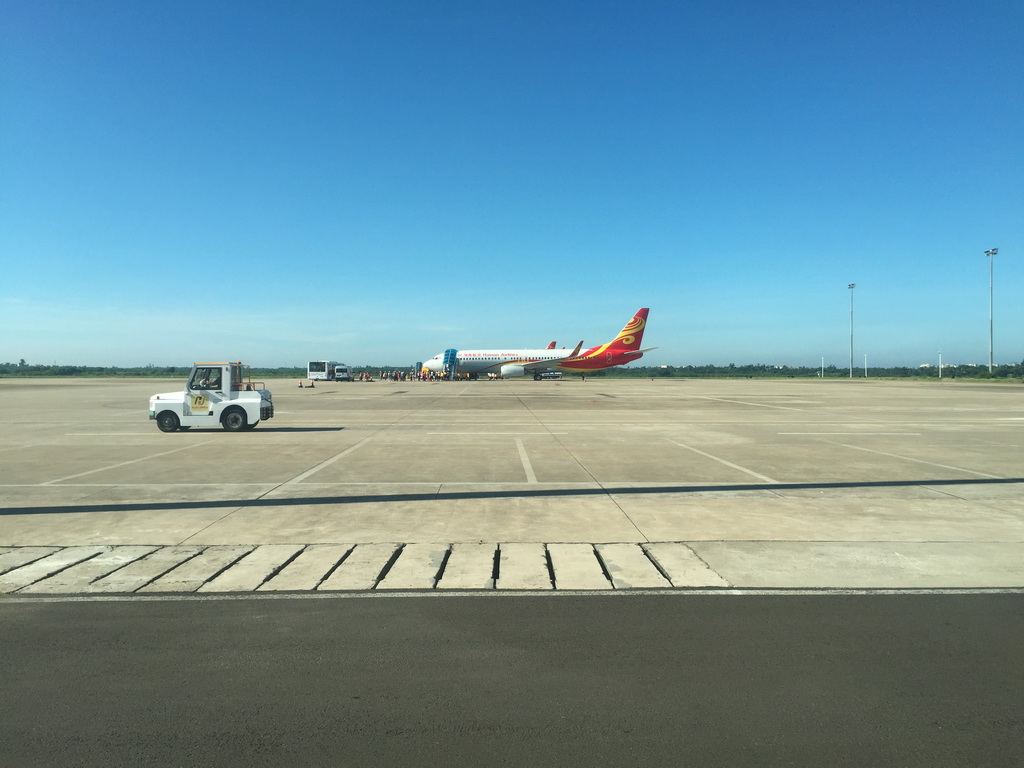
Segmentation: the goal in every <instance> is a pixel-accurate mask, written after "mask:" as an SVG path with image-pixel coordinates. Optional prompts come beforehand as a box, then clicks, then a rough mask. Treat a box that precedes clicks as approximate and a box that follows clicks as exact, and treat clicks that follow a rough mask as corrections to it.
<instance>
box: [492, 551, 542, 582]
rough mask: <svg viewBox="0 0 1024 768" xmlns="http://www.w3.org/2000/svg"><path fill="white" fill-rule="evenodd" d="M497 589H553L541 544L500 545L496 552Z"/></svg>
mask: <svg viewBox="0 0 1024 768" xmlns="http://www.w3.org/2000/svg"><path fill="white" fill-rule="evenodd" d="M495 587H497V588H498V589H553V588H554V587H553V585H552V583H551V574H550V572H549V571H548V559H547V552H546V550H545V548H544V545H543V544H522V543H509V544H501V545H500V547H499V550H498V579H497V581H496V582H495Z"/></svg>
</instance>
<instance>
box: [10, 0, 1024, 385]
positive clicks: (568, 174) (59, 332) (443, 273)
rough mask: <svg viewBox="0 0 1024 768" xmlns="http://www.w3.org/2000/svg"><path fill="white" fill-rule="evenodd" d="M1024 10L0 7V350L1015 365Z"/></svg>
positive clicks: (40, 359)
mask: <svg viewBox="0 0 1024 768" xmlns="http://www.w3.org/2000/svg"><path fill="white" fill-rule="evenodd" d="M1021 28H1024V4H1022V3H1021V2H1020V1H1019V0H1013V1H1000V0H993V1H985V2H977V1H976V0H970V1H968V0H957V1H955V2H943V1H942V0H931V1H929V2H914V1H912V0H909V1H904V2H897V3H894V2H872V1H871V0H867V1H860V2H835V3H829V2H818V1H817V0H815V1H813V2H802V1H793V2H786V1H781V2H765V1H761V0H759V1H756V2H755V1H748V0H733V1H732V2H729V1H728V0H714V1H712V0H688V1H683V0H680V2H653V1H652V2H626V1H625V0H623V1H621V2H609V1H607V0H586V1H584V2H569V1H565V2H558V1H557V0H555V1H551V0H545V1H544V2H533V1H532V0H514V1H511V0H510V1H509V2H500V1H497V0H495V1H493V2H492V1H490V0H473V1H471V2H443V1H438V2H426V3H425V2H420V1H418V0H415V1H409V2H404V1H402V2H399V1H388V0H372V1H366V2H334V1H331V2H311V1H305V2H304V1H303V0H295V1H289V2H283V1H282V2H267V1H257V2H251V1H249V0H247V1H246V2H212V3H211V2H174V3H166V2H155V1H154V2H146V1H143V2H127V0H121V1H120V2H103V1H102V0H91V1H90V2H87V3H70V2H48V1H47V0H5V2H4V3H2V4H0V258H2V263H3V272H4V278H3V280H2V281H0V361H3V360H7V361H17V360H19V359H22V358H23V359H25V360H27V361H28V362H30V363H53V362H57V363H62V364H84V365H144V364H148V363H154V364H157V365H165V364H167V365H169V364H176V365H183V364H188V363H191V362H192V361H193V360H198V359H207V358H211V357H214V358H231V359H243V360H246V361H247V362H251V363H253V364H254V365H267V366H271V365H293V364H294V365H302V364H304V362H305V361H306V360H309V359H316V358H321V357H325V358H330V359H337V360H344V361H346V362H349V363H351V364H357V365H358V364H371V365H373V364H395V365H405V364H410V363H412V362H414V361H419V360H424V359H426V358H428V357H431V356H432V355H434V354H435V353H437V352H439V351H441V350H443V349H445V348H447V347H458V348H464V349H465V348H475V347H488V346H527V347H537V346H544V345H545V344H546V343H547V342H548V341H551V340H552V339H555V340H557V341H558V342H559V344H560V345H562V344H564V345H566V346H572V345H574V344H575V343H576V342H577V341H579V340H580V339H585V340H586V343H587V344H588V345H592V344H598V343H601V342H604V341H607V340H609V339H611V338H612V336H613V335H614V334H615V333H616V332H617V331H618V330H619V329H620V328H621V327H622V326H623V325H624V324H625V322H626V321H627V320H628V319H629V317H630V316H631V315H632V313H633V312H634V311H635V310H636V309H637V308H638V307H641V306H649V307H651V316H650V321H649V324H648V329H647V336H646V338H645V345H651V346H657V347H658V349H657V350H656V351H655V352H652V353H650V354H649V355H647V356H646V357H645V358H644V361H645V362H649V363H650V364H654V365H688V364H694V365H702V364H706V363H717V364H727V363H730V362H735V363H737V364H743V363H767V364H780V365H781V364H793V365H818V364H819V362H820V360H821V359H822V358H824V359H825V362H826V364H834V365H837V366H838V367H845V366H846V365H847V364H848V360H849V334H850V291H849V290H848V288H847V285H848V284H849V283H851V282H852V283H856V285H857V288H856V289H855V291H854V293H855V297H854V301H855V305H854V329H855V363H856V364H857V365H858V366H860V365H862V364H863V356H864V355H867V356H868V362H869V364H872V365H918V364H920V363H925V362H933V363H934V362H936V359H937V352H938V350H940V349H941V350H942V352H943V360H944V362H960V363H968V362H976V363H984V362H987V356H988V306H989V305H988V298H989V296H988V287H989V272H988V259H987V258H986V257H985V255H984V251H985V249H986V248H991V247H998V248H999V249H1000V253H999V255H998V256H996V260H995V296H994V300H995V301H994V303H995V359H996V362H997V363H998V362H1020V361H1021V360H1022V359H1024V300H1022V296H1024V291H1022V289H1024V264H1022V261H1024V247H1022V246H1024V237H1022V233H1024V47H1022V46H1021V45H1020V30H1021Z"/></svg>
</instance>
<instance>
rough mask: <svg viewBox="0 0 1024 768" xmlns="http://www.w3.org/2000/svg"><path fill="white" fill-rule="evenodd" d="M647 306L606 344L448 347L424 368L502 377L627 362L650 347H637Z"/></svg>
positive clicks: (599, 367)
mask: <svg viewBox="0 0 1024 768" xmlns="http://www.w3.org/2000/svg"><path fill="white" fill-rule="evenodd" d="M647 312H648V310H647V308H641V309H639V310H637V313H636V314H635V315H633V318H632V319H631V320H630V321H629V322H628V323H627V324H626V327H625V328H623V329H622V330H621V331H620V332H619V335H618V336H616V337H615V338H614V339H613V340H612V341H610V342H608V343H607V344H601V345H599V346H596V347H592V348H591V349H588V350H586V351H585V352H581V351H580V350H581V348H582V346H583V342H582V341H581V342H580V343H579V344H578V345H577V346H576V348H575V349H573V350H572V351H569V350H566V349H564V348H563V349H552V348H551V346H550V345H549V346H548V348H547V349H509V348H507V347H506V348H504V349H462V350H455V349H449V350H446V351H444V352H441V353H439V354H437V355H434V357H432V358H431V359H430V360H428V361H427V362H425V363H424V364H423V370H424V371H430V372H432V373H443V374H447V375H458V376H462V375H468V376H470V377H472V378H475V377H477V376H479V375H480V374H489V375H497V376H501V377H503V378H506V377H516V376H526V375H533V376H534V377H536V378H540V374H542V373H546V372H549V371H581V372H582V371H596V370H600V369H602V368H612V367H614V366H617V365H626V364H627V363H631V362H633V361H634V360H639V359H640V358H641V357H643V354H644V352H647V351H649V350H646V349H640V348H639V347H640V341H641V339H642V338H643V333H644V328H645V327H646V325H647Z"/></svg>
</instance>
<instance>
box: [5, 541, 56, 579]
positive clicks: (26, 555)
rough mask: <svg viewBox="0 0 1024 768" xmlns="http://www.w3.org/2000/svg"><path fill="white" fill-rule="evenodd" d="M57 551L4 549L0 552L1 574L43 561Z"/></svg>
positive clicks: (54, 548)
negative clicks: (36, 561)
mask: <svg viewBox="0 0 1024 768" xmlns="http://www.w3.org/2000/svg"><path fill="white" fill-rule="evenodd" d="M56 551H57V547H4V550H3V552H0V573H6V572H7V571H10V570H12V569H14V568H20V567H21V566H23V565H26V564H27V563H31V562H33V561H35V560H41V559H42V558H44V557H46V556H47V555H49V554H52V553H54V552H56Z"/></svg>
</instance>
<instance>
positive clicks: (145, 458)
mask: <svg viewBox="0 0 1024 768" xmlns="http://www.w3.org/2000/svg"><path fill="white" fill-rule="evenodd" d="M212 442H213V441H212V440H204V441H203V442H201V443H191V444H190V445H186V446H183V447H181V448H175V449H174V450H173V451H164V452H163V453H153V454H150V455H149V456H142V457H140V458H138V459H129V460H128V461H122V462H120V463H118V464H111V465H110V466H108V467H100V468H98V469H90V470H87V471H85V472H79V473H78V474H75V475H68V476H66V477H58V478H56V479H55V480H47V481H46V482H45V483H39V485H53V484H55V483H60V482H63V481H64V480H73V479H74V478H76V477H85V476H86V475H94V474H96V473H97V472H106V471H107V470H108V469H117V468H118V467H126V466H128V465H129V464H138V463H139V462H140V461H149V460H150V459H156V458H159V457H160V456H170V455H171V454H172V453H180V452H181V451H190V450H192V449H193V448H196V447H198V446H200V445H206V444H208V443H212Z"/></svg>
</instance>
